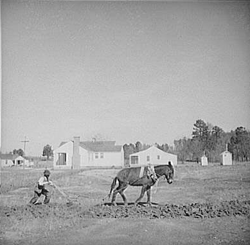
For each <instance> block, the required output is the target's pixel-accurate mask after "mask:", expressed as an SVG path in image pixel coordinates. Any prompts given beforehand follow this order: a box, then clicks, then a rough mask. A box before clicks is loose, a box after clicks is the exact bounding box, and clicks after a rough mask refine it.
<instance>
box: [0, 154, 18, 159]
mask: <svg viewBox="0 0 250 245" xmlns="http://www.w3.org/2000/svg"><path fill="white" fill-rule="evenodd" d="M0 157H1V159H5V160H14V159H16V158H17V157H19V155H13V154H1V155H0Z"/></svg>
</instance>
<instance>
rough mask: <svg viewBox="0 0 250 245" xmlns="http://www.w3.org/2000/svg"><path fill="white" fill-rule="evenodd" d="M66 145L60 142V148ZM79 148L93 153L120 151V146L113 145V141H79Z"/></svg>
mask: <svg viewBox="0 0 250 245" xmlns="http://www.w3.org/2000/svg"><path fill="white" fill-rule="evenodd" d="M66 143H67V142H62V143H61V144H60V146H62V145H64V144H66ZM60 146H59V147H60ZM80 146H81V147H82V148H84V149H86V150H88V151H93V152H120V151H121V149H122V146H121V145H115V141H81V142H80Z"/></svg>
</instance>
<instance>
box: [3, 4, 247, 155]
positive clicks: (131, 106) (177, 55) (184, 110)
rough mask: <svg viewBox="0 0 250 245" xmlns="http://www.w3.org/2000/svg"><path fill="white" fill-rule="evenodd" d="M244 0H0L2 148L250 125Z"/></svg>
mask: <svg viewBox="0 0 250 245" xmlns="http://www.w3.org/2000/svg"><path fill="white" fill-rule="evenodd" d="M249 12H250V5H249V4H247V2H239V1H236V2H231V1H230V2H220V3H218V2H217V3H216V2H200V3H198V2H186V3H181V2H172V3H171V2H83V1H69V2H66V1H11V0H8V1H6V0H3V1H2V151H3V152H5V151H12V150H13V149H19V148H23V143H22V142H21V141H22V140H24V137H25V136H26V137H27V139H28V140H29V142H28V143H27V145H26V154H27V155H41V154H42V150H43V146H45V145H46V144H50V145H52V147H53V148H56V147H58V145H59V144H60V142H61V141H67V140H71V139H73V137H74V136H80V137H81V140H89V139H91V137H93V136H95V135H99V136H101V138H103V139H106V140H115V141H116V142H117V143H118V144H125V143H135V142H136V141H138V140H139V141H141V142H142V143H147V144H153V143H156V142H157V143H159V144H162V143H168V144H173V140H174V139H180V138H182V137H184V136H186V137H191V133H192V129H193V124H194V123H195V121H196V120H197V119H202V120H204V121H206V122H209V123H211V124H213V125H216V126H219V127H221V128H222V129H223V130H225V131H230V130H235V129H236V127H238V126H244V127H246V128H247V129H250V113H249V112H250V96H249V92H250V79H249V78H250V65H249V64H250V18H249V16H250V15H249Z"/></svg>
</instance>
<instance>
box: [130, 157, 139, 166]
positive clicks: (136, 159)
mask: <svg viewBox="0 0 250 245" xmlns="http://www.w3.org/2000/svg"><path fill="white" fill-rule="evenodd" d="M131 164H138V156H131Z"/></svg>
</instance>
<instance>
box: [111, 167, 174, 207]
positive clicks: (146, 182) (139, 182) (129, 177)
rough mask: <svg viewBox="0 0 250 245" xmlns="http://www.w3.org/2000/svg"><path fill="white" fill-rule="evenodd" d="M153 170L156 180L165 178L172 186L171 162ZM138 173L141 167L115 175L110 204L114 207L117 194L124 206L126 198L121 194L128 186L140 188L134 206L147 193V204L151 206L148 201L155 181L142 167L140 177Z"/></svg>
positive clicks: (172, 169)
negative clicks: (142, 171)
mask: <svg viewBox="0 0 250 245" xmlns="http://www.w3.org/2000/svg"><path fill="white" fill-rule="evenodd" d="M154 170H155V173H156V177H157V178H160V177H161V176H165V177H166V179H167V182H168V183H169V184H172V181H173V177H174V167H173V165H172V164H171V162H168V165H167V164H166V165H157V166H154ZM140 171H141V167H131V168H124V169H122V170H121V171H119V172H118V174H117V175H116V177H115V178H114V180H113V182H112V184H111V189H110V193H109V197H110V196H111V194H112V192H113V190H114V188H115V186H116V182H117V181H118V187H117V188H116V189H115V190H114V192H113V196H112V200H111V204H113V205H115V199H116V195H117V194H118V193H119V194H120V195H121V197H122V199H123V201H124V204H125V205H127V198H126V196H125V195H124V193H123V192H124V191H125V189H126V188H127V187H128V186H129V185H131V186H142V189H141V194H140V196H139V198H138V199H137V200H136V201H135V204H136V205H137V204H138V202H139V201H140V200H141V199H142V198H143V196H144V194H145V192H147V203H148V204H151V201H150V194H151V186H153V185H154V184H155V182H156V180H155V179H153V178H151V177H150V176H148V175H147V167H144V173H143V176H142V177H140Z"/></svg>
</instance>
